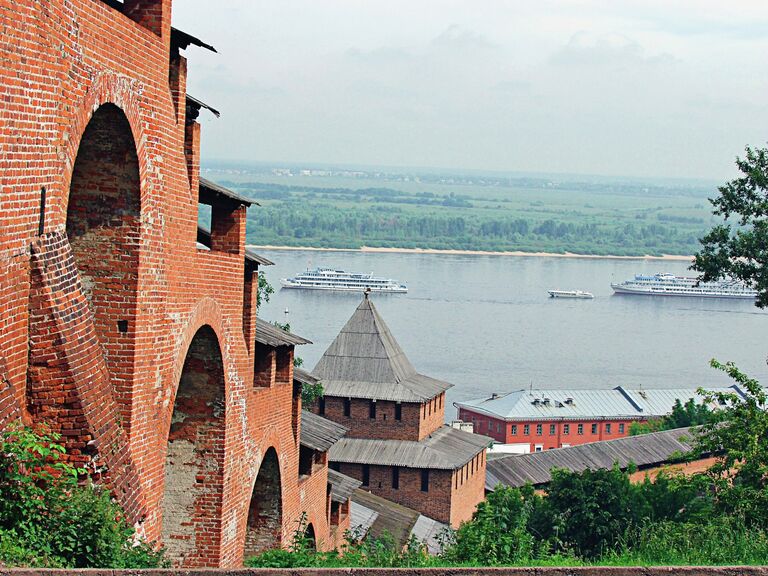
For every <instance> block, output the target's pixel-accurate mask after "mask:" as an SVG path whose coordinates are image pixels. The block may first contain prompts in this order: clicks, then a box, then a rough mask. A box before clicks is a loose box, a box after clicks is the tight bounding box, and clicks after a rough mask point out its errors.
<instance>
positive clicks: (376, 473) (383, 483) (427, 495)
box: [339, 463, 485, 524]
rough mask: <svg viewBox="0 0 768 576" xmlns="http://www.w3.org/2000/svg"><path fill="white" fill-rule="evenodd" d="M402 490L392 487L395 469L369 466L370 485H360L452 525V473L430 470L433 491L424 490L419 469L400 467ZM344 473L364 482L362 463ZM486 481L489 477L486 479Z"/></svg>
mask: <svg viewBox="0 0 768 576" xmlns="http://www.w3.org/2000/svg"><path fill="white" fill-rule="evenodd" d="M399 470H400V473H399V474H400V479H399V488H398V489H394V488H393V487H392V467H391V466H369V482H368V485H367V486H360V488H361V489H363V490H368V491H369V492H371V493H373V494H376V495H377V496H381V497H382V498H386V499H387V500H391V501H392V502H397V503H398V504H402V505H403V506H407V507H408V508H412V509H413V510H418V511H419V512H421V513H422V514H424V515H425V516H428V517H430V518H433V519H435V520H439V521H440V522H445V523H446V524H448V523H450V522H451V497H452V484H451V481H452V478H453V473H452V471H451V470H430V471H429V490H428V491H427V492H422V490H421V470H420V469H418V468H404V467H403V468H400V469H399ZM339 471H340V472H341V473H342V474H346V475H347V476H351V477H352V478H356V479H357V480H360V481H362V480H363V466H362V465H361V464H344V463H342V464H339ZM483 482H485V476H483Z"/></svg>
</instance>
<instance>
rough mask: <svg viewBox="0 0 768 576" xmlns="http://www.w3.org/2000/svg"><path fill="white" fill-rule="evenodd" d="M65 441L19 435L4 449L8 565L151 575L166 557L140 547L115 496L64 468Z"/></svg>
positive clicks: (1, 538) (3, 533)
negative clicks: (129, 570) (149, 570)
mask: <svg viewBox="0 0 768 576" xmlns="http://www.w3.org/2000/svg"><path fill="white" fill-rule="evenodd" d="M58 440H59V435H58V434H55V433H52V432H49V431H46V430H44V429H39V430H34V429H32V428H27V427H16V428H11V429H10V430H7V431H5V432H3V434H2V441H1V442H0V561H2V562H3V563H5V564H7V565H11V566H17V565H21V566H30V567H64V568H89V567H94V568H151V567H156V566H160V565H162V564H163V555H162V552H160V551H155V550H154V549H153V548H152V547H151V546H149V545H148V544H146V543H141V542H135V541H134V536H135V534H134V530H133V528H132V527H131V526H130V525H129V524H128V522H127V521H126V520H125V518H124V515H123V512H122V510H121V509H120V507H119V506H118V505H117V504H116V503H115V502H114V501H113V500H112V499H111V498H110V496H109V493H108V492H107V491H106V490H104V489H103V488H101V487H99V486H94V485H93V484H91V483H90V482H89V483H87V484H86V485H80V484H79V478H80V477H81V476H82V475H83V473H84V471H83V470H81V469H78V468H76V467H74V466H72V465H71V464H68V463H67V462H65V461H63V459H62V457H63V456H64V454H65V451H64V447H63V446H61V445H60V444H58Z"/></svg>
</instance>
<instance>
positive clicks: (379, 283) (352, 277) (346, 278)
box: [280, 268, 408, 293]
mask: <svg viewBox="0 0 768 576" xmlns="http://www.w3.org/2000/svg"><path fill="white" fill-rule="evenodd" d="M280 285H281V286H282V287H283V288H304V289H307V290H337V291H343V292H363V291H366V290H370V291H371V292H398V293H404V292H408V287H407V286H406V285H405V284H400V283H399V282H397V281H395V280H392V279H391V278H378V277H376V276H374V275H373V274H356V273H354V272H344V270H334V269H332V268H315V269H314V270H307V271H306V272H301V273H299V274H296V276H295V277H294V278H282V279H281V280H280Z"/></svg>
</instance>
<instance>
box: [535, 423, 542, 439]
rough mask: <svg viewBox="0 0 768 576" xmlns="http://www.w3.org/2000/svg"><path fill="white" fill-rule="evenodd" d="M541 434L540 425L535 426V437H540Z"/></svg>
mask: <svg viewBox="0 0 768 576" xmlns="http://www.w3.org/2000/svg"><path fill="white" fill-rule="evenodd" d="M541 432H542V426H541V424H536V436H541Z"/></svg>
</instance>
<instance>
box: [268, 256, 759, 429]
mask: <svg viewBox="0 0 768 576" xmlns="http://www.w3.org/2000/svg"><path fill="white" fill-rule="evenodd" d="M259 253H261V254H263V255H264V256H266V257H267V258H269V259H270V260H272V261H274V262H275V266H270V267H267V268H264V269H263V270H264V271H265V272H266V276H267V279H268V280H269V281H270V283H271V284H272V285H273V286H274V288H275V293H274V295H273V296H272V298H271V300H270V302H269V303H268V304H266V305H264V306H263V307H262V310H261V311H260V312H259V315H260V317H262V318H265V319H267V320H277V321H280V322H285V321H287V322H289V323H290V325H291V330H292V331H294V332H296V333H297V334H300V335H301V336H304V337H306V338H308V339H310V340H312V342H313V344H311V345H306V346H301V347H299V349H298V350H297V354H298V355H299V356H300V357H301V358H303V359H304V367H305V368H307V369H310V370H311V369H312V368H313V367H314V366H315V363H316V362H317V361H318V359H319V358H320V356H322V354H323V352H324V351H325V349H326V348H327V347H328V345H329V344H330V343H331V342H332V341H333V339H334V338H335V336H336V334H337V333H338V332H339V330H340V329H341V327H342V326H343V325H344V323H345V322H346V321H347V319H348V318H349V317H350V315H351V314H352V312H353V311H354V309H355V307H356V306H357V305H358V304H359V302H360V300H361V298H362V295H361V294H351V293H344V292H320V291H312V290H290V289H282V290H281V289H280V278H285V277H289V276H293V275H294V274H296V273H297V272H300V271H303V270H305V269H306V268H307V267H312V268H314V267H316V266H321V267H329V268H338V269H343V270H346V271H351V272H373V273H374V274H376V275H377V276H384V277H387V278H395V279H397V280H398V281H400V282H403V283H406V284H407V285H408V289H409V291H408V293H407V294H380V295H373V296H372V298H373V301H374V302H375V304H376V307H377V308H378V310H379V312H380V313H381V314H382V316H383V317H384V320H385V321H386V322H387V324H388V325H389V328H390V330H391V331H392V333H393V334H394V336H395V338H397V340H398V342H399V343H400V345H401V346H402V347H403V349H404V350H405V353H406V355H407V356H408V358H409V359H410V361H411V363H412V364H413V365H414V366H415V367H416V369H417V370H418V371H419V372H421V373H423V374H426V375H429V376H432V377H435V378H440V379H442V380H446V381H448V382H451V383H452V384H455V386H454V388H452V389H451V390H449V391H448V403H447V406H448V409H447V410H446V418H447V419H449V420H450V419H451V418H453V417H454V415H455V410H454V408H453V406H452V404H451V403H452V402H454V401H457V400H466V399H470V398H478V397H483V396H489V395H490V394H491V393H493V392H505V391H509V390H516V389H521V388H529V387H531V386H533V388H534V389H535V388H539V387H541V388H544V387H552V388H554V387H556V388H609V387H613V386H618V385H625V386H632V387H638V386H644V387H658V386H686V387H687V386H691V387H697V386H705V387H706V386H707V385H714V384H727V383H728V382H729V380H728V378H727V377H726V376H725V375H724V374H721V373H720V372H718V371H716V370H714V369H713V368H710V367H709V360H710V359H711V358H717V359H718V360H721V361H723V362H725V361H729V360H731V361H734V362H736V364H737V365H738V366H739V367H740V368H741V369H742V370H743V371H745V372H747V373H748V374H749V375H750V376H752V377H755V378H757V379H758V380H760V381H761V382H762V383H763V384H766V383H768V367H767V366H766V356H767V355H768V338H765V334H766V332H767V331H768V312H763V311H761V310H759V309H757V308H755V306H754V305H753V304H752V302H750V301H740V300H709V299H699V298H674V297H672V298H671V297H644V296H626V295H624V296H622V295H614V294H613V292H612V290H611V287H610V284H611V282H617V281H621V280H625V279H628V278H631V277H632V276H634V274H636V273H656V272H671V273H675V274H680V275H684V274H686V273H687V274H689V275H690V272H686V267H687V264H686V263H685V262H680V261H663V262H662V261H648V260H610V259H571V258H548V257H515V256H463V255H462V256H457V255H442V254H403V253H384V254H382V253H366V252H320V251H292V250H260V251H259ZM551 289H560V290H586V291H589V292H592V293H593V294H594V295H595V299H594V300H561V299H553V298H549V297H548V294H547V290H551ZM286 309H287V310H288V313H287V314H286V313H285V310H286Z"/></svg>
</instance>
